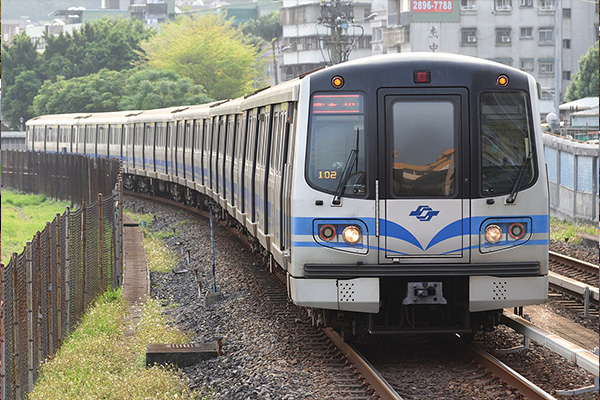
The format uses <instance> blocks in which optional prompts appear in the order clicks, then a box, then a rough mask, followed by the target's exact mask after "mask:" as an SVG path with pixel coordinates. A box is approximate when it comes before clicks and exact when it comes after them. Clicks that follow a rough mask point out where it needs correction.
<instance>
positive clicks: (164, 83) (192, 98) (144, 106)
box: [119, 70, 211, 110]
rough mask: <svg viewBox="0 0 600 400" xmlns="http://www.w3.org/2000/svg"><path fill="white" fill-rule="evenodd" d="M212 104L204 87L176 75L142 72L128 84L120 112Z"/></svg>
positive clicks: (120, 102)
mask: <svg viewBox="0 0 600 400" xmlns="http://www.w3.org/2000/svg"><path fill="white" fill-rule="evenodd" d="M210 101H211V98H210V97H208V96H207V95H206V93H204V88H203V87H202V86H201V85H194V83H193V82H192V80H191V79H189V78H181V77H179V76H178V75H177V74H175V73H174V72H168V71H161V70H141V71H137V72H135V73H133V74H132V75H131V76H129V78H128V79H127V82H126V83H125V90H124V95H123V97H122V98H121V100H120V101H119V108H120V109H121V110H149V109H153V108H163V107H171V106H182V105H189V104H203V103H208V102H210Z"/></svg>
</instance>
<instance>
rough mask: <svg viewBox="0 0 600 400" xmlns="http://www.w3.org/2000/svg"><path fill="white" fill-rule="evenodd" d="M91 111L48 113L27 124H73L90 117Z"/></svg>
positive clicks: (34, 118)
mask: <svg viewBox="0 0 600 400" xmlns="http://www.w3.org/2000/svg"><path fill="white" fill-rule="evenodd" d="M90 115H91V113H72V114H48V115H40V116H37V117H33V118H31V119H30V120H28V121H27V122H26V123H25V125H26V126H35V125H48V124H51V125H71V124H75V123H77V121H78V120H79V119H81V118H85V117H89V116H90Z"/></svg>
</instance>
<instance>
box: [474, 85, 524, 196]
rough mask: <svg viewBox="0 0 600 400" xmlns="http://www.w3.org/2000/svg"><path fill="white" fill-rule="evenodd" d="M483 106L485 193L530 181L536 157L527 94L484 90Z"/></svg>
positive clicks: (505, 190)
mask: <svg viewBox="0 0 600 400" xmlns="http://www.w3.org/2000/svg"><path fill="white" fill-rule="evenodd" d="M480 110H481V111H480V128H479V129H480V132H481V185H482V187H481V190H482V193H483V194H484V195H489V196H493V195H499V194H508V193H511V192H512V191H514V190H518V189H520V188H524V187H527V186H529V185H531V184H532V183H533V181H534V179H535V164H534V163H535V157H533V151H534V150H533V142H532V134H533V132H531V118H530V115H529V111H528V110H529V107H528V106H527V98H526V95H525V94H523V93H510V92H508V93H483V94H482V95H481V97H480Z"/></svg>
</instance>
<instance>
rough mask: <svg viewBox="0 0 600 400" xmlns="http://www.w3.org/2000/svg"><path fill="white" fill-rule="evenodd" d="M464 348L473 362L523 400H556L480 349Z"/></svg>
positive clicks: (468, 346) (474, 347)
mask: <svg viewBox="0 0 600 400" xmlns="http://www.w3.org/2000/svg"><path fill="white" fill-rule="evenodd" d="M464 348H465V350H466V351H467V352H468V353H469V354H470V356H471V357H473V359H474V360H475V361H477V362H478V363H479V364H481V365H482V366H483V367H484V368H486V369H487V370H488V371H490V372H492V373H493V374H494V375H496V376H497V377H498V378H500V379H501V380H502V381H503V382H505V383H506V384H508V385H509V386H511V387H513V388H515V389H517V390H518V391H519V393H521V394H522V395H523V396H525V398H527V399H530V400H556V398H555V397H553V396H551V395H550V394H548V393H546V392H545V391H544V390H542V389H541V388H540V387H538V386H537V385H535V384H534V383H533V382H531V381H529V380H528V379H527V378H525V377H524V376H522V375H521V374H519V373H518V372H517V371H515V370H514V369H512V368H510V367H509V366H508V365H506V364H504V363H503V362H502V361H500V360H499V359H497V358H496V357H494V356H493V355H491V354H489V353H488V352H486V351H484V350H482V349H481V348H479V347H477V346H475V345H472V344H466V343H465V344H464Z"/></svg>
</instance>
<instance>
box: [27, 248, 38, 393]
mask: <svg viewBox="0 0 600 400" xmlns="http://www.w3.org/2000/svg"><path fill="white" fill-rule="evenodd" d="M25 265H26V266H27V341H28V343H27V344H28V346H27V371H28V388H27V391H29V392H31V391H32V390H33V371H34V369H35V368H36V365H33V254H32V250H31V242H27V243H26V245H25Z"/></svg>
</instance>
